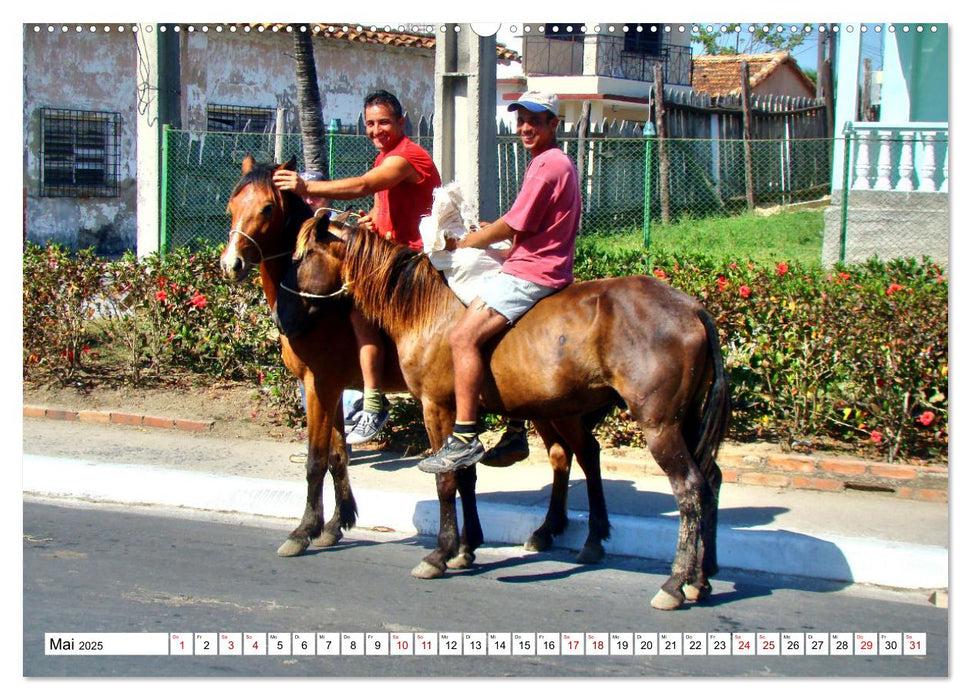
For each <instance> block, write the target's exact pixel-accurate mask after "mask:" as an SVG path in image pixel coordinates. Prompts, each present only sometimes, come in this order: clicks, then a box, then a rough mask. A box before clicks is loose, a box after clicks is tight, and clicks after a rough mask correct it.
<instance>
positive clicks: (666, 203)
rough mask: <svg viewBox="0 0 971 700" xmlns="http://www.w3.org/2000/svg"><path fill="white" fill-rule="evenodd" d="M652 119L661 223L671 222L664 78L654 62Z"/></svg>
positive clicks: (659, 67)
mask: <svg viewBox="0 0 971 700" xmlns="http://www.w3.org/2000/svg"><path fill="white" fill-rule="evenodd" d="M654 105H655V108H654V120H655V122H656V124H657V157H658V167H657V172H658V188H659V191H660V195H661V223H662V224H664V225H665V226H667V225H668V224H669V223H671V193H670V192H669V191H668V170H669V167H670V163H669V161H668V148H667V144H666V143H665V141H664V137H665V126H664V78H663V77H662V75H661V64H660V63H655V64H654Z"/></svg>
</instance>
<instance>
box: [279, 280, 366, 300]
mask: <svg viewBox="0 0 971 700" xmlns="http://www.w3.org/2000/svg"><path fill="white" fill-rule="evenodd" d="M350 288H351V283H350V282H345V283H344V284H342V285H341V288H340V289H338V290H337V291H336V292H331V293H330V294H311V293H310V292H301V291H300V290H299V289H291V288H290V287H288V286H287V285H285V284H283V282H280V289H284V290H286V291H288V292H290V293H291V294H296V295H297V296H298V297H304V298H305V299H333V298H334V297H339V296H342V295H344V294H347V292H348V291H349V290H350Z"/></svg>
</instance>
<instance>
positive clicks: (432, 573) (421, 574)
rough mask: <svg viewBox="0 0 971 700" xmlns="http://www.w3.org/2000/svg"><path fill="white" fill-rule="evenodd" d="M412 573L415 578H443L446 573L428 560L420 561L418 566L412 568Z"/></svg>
mask: <svg viewBox="0 0 971 700" xmlns="http://www.w3.org/2000/svg"><path fill="white" fill-rule="evenodd" d="M411 575H412V576H414V577H415V578H425V579H429V578H441V577H442V576H444V575H445V572H444V571H443V570H442V569H439V568H438V567H437V566H435V565H434V564H429V563H428V562H427V561H421V562H419V564H418V566H416V567H415V568H414V569H412V570H411Z"/></svg>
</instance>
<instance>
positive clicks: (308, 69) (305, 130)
mask: <svg viewBox="0 0 971 700" xmlns="http://www.w3.org/2000/svg"><path fill="white" fill-rule="evenodd" d="M293 43H294V59H295V60H296V62H297V114H298V116H299V118H300V136H301V138H302V140H303V160H304V170H306V171H307V172H316V173H320V175H321V176H322V177H323V179H326V178H327V149H326V147H325V143H324V117H323V108H322V106H321V103H320V89H319V88H318V86H317V66H316V64H315V62H314V46H313V37H312V30H311V25H309V24H308V25H306V26H300V27H298V28H297V30H296V31H294V33H293Z"/></svg>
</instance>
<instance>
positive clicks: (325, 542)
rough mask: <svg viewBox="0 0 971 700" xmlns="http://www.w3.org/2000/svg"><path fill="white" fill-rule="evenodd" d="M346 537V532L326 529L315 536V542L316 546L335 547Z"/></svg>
mask: <svg viewBox="0 0 971 700" xmlns="http://www.w3.org/2000/svg"><path fill="white" fill-rule="evenodd" d="M343 537H344V533H342V532H340V531H339V530H338V531H337V532H327V531H326V530H324V531H323V532H321V533H320V534H319V535H317V537H315V538H314V540H313V544H314V546H315V547H333V546H334V545H335V544H337V543H338V542H340V541H341V539H342V538H343Z"/></svg>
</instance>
